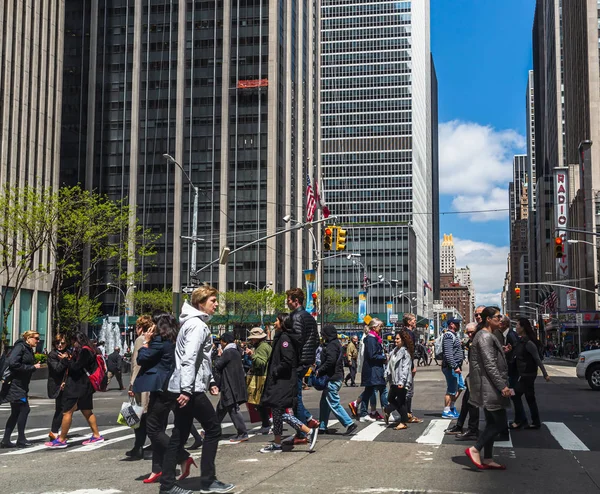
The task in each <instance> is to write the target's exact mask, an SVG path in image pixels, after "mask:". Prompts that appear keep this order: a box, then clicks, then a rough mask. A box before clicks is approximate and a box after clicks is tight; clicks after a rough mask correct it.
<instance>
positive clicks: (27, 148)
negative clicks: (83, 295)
mask: <svg viewBox="0 0 600 494" xmlns="http://www.w3.org/2000/svg"><path fill="white" fill-rule="evenodd" d="M64 4H65V2H64V1H63V0H55V1H37V0H36V1H34V0H6V1H4V2H3V4H2V6H1V7H0V25H1V26H2V33H1V37H0V67H2V70H0V156H1V158H0V160H1V163H0V188H4V187H5V186H10V187H22V186H25V185H30V186H36V187H40V188H53V189H56V188H57V186H58V184H59V167H60V127H61V101H62V62H63V41H64V29H63V17H64ZM40 255H45V256H48V253H47V252H42V253H40ZM47 261H48V258H47V257H46V259H45V262H44V264H45V263H46V262H47ZM50 261H51V259H50ZM34 262H40V260H39V259H36V260H34ZM5 283H6V281H5V280H1V281H0V289H1V290H2V291H3V293H4V294H5V295H6V297H5V298H6V301H7V302H8V301H9V300H12V299H13V297H15V296H16V298H15V301H14V305H13V307H12V311H11V313H10V316H9V318H8V323H7V328H6V329H7V330H8V339H9V343H10V344H12V343H14V342H15V341H16V339H17V338H18V337H19V335H20V334H21V333H23V332H24V331H27V330H36V331H38V332H39V333H40V342H39V347H38V350H39V351H41V350H42V348H49V342H50V339H51V335H50V334H49V331H50V321H49V307H50V289H51V278H50V277H49V276H43V275H42V276H36V278H35V279H28V280H26V281H25V283H24V285H23V286H22V287H21V289H20V290H19V292H18V293H17V294H15V287H14V286H11V285H10V284H6V285H5ZM1 324H2V321H0V325H1ZM2 329H4V328H0V331H1V330H2Z"/></svg>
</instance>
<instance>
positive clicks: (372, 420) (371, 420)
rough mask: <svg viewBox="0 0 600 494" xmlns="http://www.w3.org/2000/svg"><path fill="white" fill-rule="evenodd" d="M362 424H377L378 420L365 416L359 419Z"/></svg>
mask: <svg viewBox="0 0 600 494" xmlns="http://www.w3.org/2000/svg"><path fill="white" fill-rule="evenodd" d="M359 421H360V422H377V419H374V418H373V417H371V416H369V415H365V416H364V417H361V418H360V419H359Z"/></svg>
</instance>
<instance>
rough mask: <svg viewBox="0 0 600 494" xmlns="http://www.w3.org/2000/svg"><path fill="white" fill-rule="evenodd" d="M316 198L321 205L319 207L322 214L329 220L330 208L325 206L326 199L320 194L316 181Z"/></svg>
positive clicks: (316, 181)
mask: <svg viewBox="0 0 600 494" xmlns="http://www.w3.org/2000/svg"><path fill="white" fill-rule="evenodd" d="M315 196H316V198H317V202H318V203H319V207H320V208H321V213H323V218H329V208H328V207H327V204H325V199H323V198H322V197H321V194H319V187H318V180H315Z"/></svg>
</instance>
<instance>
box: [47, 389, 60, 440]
mask: <svg viewBox="0 0 600 494" xmlns="http://www.w3.org/2000/svg"><path fill="white" fill-rule="evenodd" d="M62 416H63V411H62V392H61V394H59V395H58V396H57V397H56V398H55V399H54V415H53V416H52V426H51V427H50V432H53V433H54V434H58V431H59V429H60V426H61V424H62Z"/></svg>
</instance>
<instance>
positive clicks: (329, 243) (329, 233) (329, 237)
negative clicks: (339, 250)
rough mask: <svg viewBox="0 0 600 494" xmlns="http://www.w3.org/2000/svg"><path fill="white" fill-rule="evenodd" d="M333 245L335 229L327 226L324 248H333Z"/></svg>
mask: <svg viewBox="0 0 600 494" xmlns="http://www.w3.org/2000/svg"><path fill="white" fill-rule="evenodd" d="M332 247H333V230H332V229H331V228H330V227H327V228H325V235H324V236H323V249H324V250H332Z"/></svg>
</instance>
